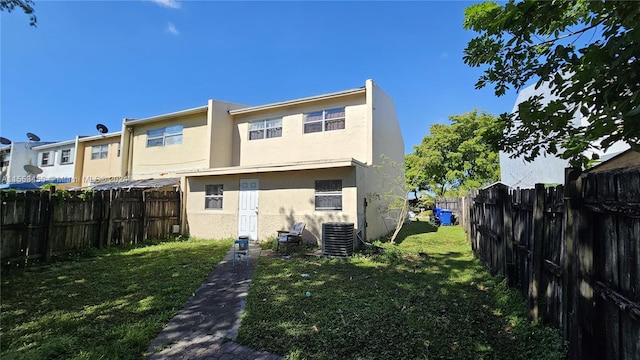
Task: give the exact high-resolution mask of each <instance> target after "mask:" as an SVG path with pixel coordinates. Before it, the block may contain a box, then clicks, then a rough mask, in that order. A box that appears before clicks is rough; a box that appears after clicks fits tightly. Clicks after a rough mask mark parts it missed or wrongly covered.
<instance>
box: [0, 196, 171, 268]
mask: <svg viewBox="0 0 640 360" xmlns="http://www.w3.org/2000/svg"><path fill="white" fill-rule="evenodd" d="M0 196H1V198H2V207H1V216H0V220H1V221H2V222H1V223H0V231H1V233H0V235H1V237H0V251H1V253H0V258H1V261H2V264H3V265H15V264H20V263H24V262H25V261H28V260H30V259H37V258H49V257H51V256H52V255H55V254H59V253H65V252H69V251H80V250H83V249H86V248H90V247H97V248H99V247H106V246H111V245H118V244H131V243H134V244H135V243H139V242H142V241H143V240H144V239H157V238H163V237H166V236H168V235H170V234H172V232H173V231H172V230H173V225H180V213H181V206H180V201H181V196H180V193H179V192H175V191H143V190H103V191H91V192H83V191H71V192H67V191H55V189H51V190H49V191H27V192H12V191H3V192H1V193H0Z"/></svg>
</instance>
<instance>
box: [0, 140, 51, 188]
mask: <svg viewBox="0 0 640 360" xmlns="http://www.w3.org/2000/svg"><path fill="white" fill-rule="evenodd" d="M47 144H51V142H46V141H29V142H26V141H24V142H20V141H19V142H12V143H11V144H8V145H4V146H2V147H1V148H0V161H1V162H2V163H1V164H0V165H1V175H0V177H1V183H2V184H20V183H31V182H37V181H38V177H39V176H40V173H39V172H38V173H33V172H30V171H29V170H28V168H25V165H30V166H34V167H38V165H39V163H38V151H36V150H35V149H36V148H37V147H39V146H45V145H47Z"/></svg>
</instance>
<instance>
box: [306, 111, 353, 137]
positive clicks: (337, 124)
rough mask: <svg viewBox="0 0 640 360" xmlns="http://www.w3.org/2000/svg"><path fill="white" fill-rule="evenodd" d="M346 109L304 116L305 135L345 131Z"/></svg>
mask: <svg viewBox="0 0 640 360" xmlns="http://www.w3.org/2000/svg"><path fill="white" fill-rule="evenodd" d="M344 124H345V112H344V108H338V109H329V110H322V111H315V112H312V113H308V114H305V116H304V133H305V134H309V133H314V132H322V131H332V130H341V129H344Z"/></svg>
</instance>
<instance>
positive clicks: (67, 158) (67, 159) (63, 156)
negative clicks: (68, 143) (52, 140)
mask: <svg viewBox="0 0 640 360" xmlns="http://www.w3.org/2000/svg"><path fill="white" fill-rule="evenodd" d="M69 163H71V149H65V150H62V152H61V153H60V164H69Z"/></svg>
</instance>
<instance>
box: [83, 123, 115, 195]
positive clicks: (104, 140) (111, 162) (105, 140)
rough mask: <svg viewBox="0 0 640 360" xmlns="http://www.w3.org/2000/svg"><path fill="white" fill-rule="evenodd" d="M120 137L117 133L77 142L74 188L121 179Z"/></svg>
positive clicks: (84, 138)
mask: <svg viewBox="0 0 640 360" xmlns="http://www.w3.org/2000/svg"><path fill="white" fill-rule="evenodd" d="M120 135H121V133H120V132H119V131H118V132H114V133H110V134H100V135H95V136H89V137H83V138H80V139H79V140H78V148H77V152H76V153H77V156H76V164H77V165H76V166H75V172H74V183H73V185H74V186H77V187H87V186H91V185H96V184H101V183H105V182H113V181H118V180H120V179H121V175H120V168H121V156H120V145H121V136H120Z"/></svg>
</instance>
